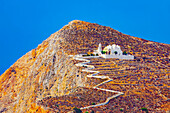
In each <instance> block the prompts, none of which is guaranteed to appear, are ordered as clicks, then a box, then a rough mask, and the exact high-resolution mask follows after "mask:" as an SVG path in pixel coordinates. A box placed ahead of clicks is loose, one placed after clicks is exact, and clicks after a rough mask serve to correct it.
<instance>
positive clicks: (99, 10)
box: [0, 0, 170, 75]
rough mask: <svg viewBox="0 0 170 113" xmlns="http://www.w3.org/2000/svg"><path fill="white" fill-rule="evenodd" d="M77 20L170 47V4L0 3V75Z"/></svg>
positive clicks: (127, 0) (129, 0)
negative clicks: (52, 35) (69, 23)
mask: <svg viewBox="0 0 170 113" xmlns="http://www.w3.org/2000/svg"><path fill="white" fill-rule="evenodd" d="M75 19H76V20H83V21H88V22H92V23H98V24H101V25H105V26H110V27H112V28H113V29H116V30H118V31H120V32H122V33H125V34H129V35H132V36H136V37H140V38H144V39H147V40H151V41H156V42H161V43H167V44H170V36H169V33H170V28H169V26H170V21H169V20H170V0H85V1H81V0H0V51H1V52H0V53H1V55H0V75H1V74H2V73H3V72H4V71H5V70H6V69H8V68H9V67H10V66H11V65H12V64H13V63H14V62H15V61H16V60H17V59H19V58H20V57H21V56H23V55H24V54H25V53H27V52H28V51H30V50H31V49H33V48H36V47H37V45H38V44H40V43H41V42H42V41H43V40H45V39H46V38H47V37H49V36H50V35H51V34H52V33H54V32H56V31H58V30H59V29H60V28H62V27H63V26H64V25H66V24H67V23H68V22H70V21H72V20H75Z"/></svg>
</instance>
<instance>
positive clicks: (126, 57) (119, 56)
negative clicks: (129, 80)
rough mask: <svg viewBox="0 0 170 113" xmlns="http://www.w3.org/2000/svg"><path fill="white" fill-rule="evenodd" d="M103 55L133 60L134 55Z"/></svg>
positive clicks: (104, 55)
mask: <svg viewBox="0 0 170 113" xmlns="http://www.w3.org/2000/svg"><path fill="white" fill-rule="evenodd" d="M101 57H103V58H118V59H126V60H133V59H134V56H133V55H106V54H102V55H101Z"/></svg>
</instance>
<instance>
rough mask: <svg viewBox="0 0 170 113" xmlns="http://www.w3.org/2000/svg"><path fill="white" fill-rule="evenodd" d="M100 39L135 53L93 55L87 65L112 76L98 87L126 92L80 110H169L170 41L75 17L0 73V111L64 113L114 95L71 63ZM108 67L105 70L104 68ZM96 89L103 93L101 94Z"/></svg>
mask: <svg viewBox="0 0 170 113" xmlns="http://www.w3.org/2000/svg"><path fill="white" fill-rule="evenodd" d="M99 43H102V46H103V47H105V46H107V45H112V44H117V45H120V47H121V49H122V51H126V52H127V53H128V54H131V55H134V56H135V60H134V61H126V60H122V61H121V60H119V59H108V60H107V59H102V58H100V59H95V58H94V59H91V64H90V65H94V66H95V67H96V70H98V71H100V74H101V75H107V76H109V77H110V78H113V81H112V82H111V83H110V82H108V83H107V84H106V86H100V87H105V89H114V88H115V89H114V90H117V91H121V92H123V93H124V95H122V96H120V97H117V98H115V99H112V100H110V102H109V103H108V104H107V105H104V106H100V107H97V108H96V107H94V108H90V109H84V112H85V111H90V110H91V111H92V110H93V111H96V112H97V111H99V112H102V111H106V112H112V111H118V112H119V111H127V112H128V111H129V112H131V111H140V110H141V109H142V108H143V109H144V107H146V108H147V110H149V111H154V110H155V111H161V112H165V111H168V110H169V108H170V106H169V105H170V104H169V97H170V95H169V93H168V91H169V88H168V83H167V81H168V78H169V75H170V74H169V72H170V70H169V69H170V63H169V62H170V45H169V44H163V43H157V42H152V41H148V40H144V39H141V38H137V37H133V36H129V35H125V34H123V33H121V32H119V31H117V30H114V29H112V28H110V27H106V26H101V25H98V24H94V23H89V22H84V21H79V20H74V21H71V22H70V23H69V24H68V25H66V26H64V27H63V28H62V29H60V30H59V31H57V32H56V33H54V34H52V35H51V36H50V37H49V38H47V39H46V40H45V41H43V42H42V43H41V44H40V45H38V47H37V48H35V49H33V50H31V51H29V52H28V53H26V54H25V55H24V56H22V57H21V58H20V59H18V60H17V61H16V62H15V63H14V64H13V65H12V66H11V67H10V68H9V69H7V70H6V71H5V72H4V73H3V74H2V75H1V76H0V112H8V113H11V112H19V113H23V112H68V111H72V110H73V108H75V107H77V108H81V107H85V106H88V105H89V104H91V101H92V100H93V101H95V102H94V103H92V104H96V103H100V102H102V101H105V100H106V99H107V98H108V97H109V96H110V95H112V94H110V93H106V92H104V91H98V90H94V89H93V88H92V87H93V86H94V85H97V84H99V83H101V82H103V80H100V79H89V78H87V75H88V74H89V73H88V72H83V71H82V69H83V67H78V66H76V65H75V64H77V63H78V62H81V61H77V60H75V59H74V58H73V57H72V55H77V54H86V53H88V52H89V50H95V49H97V47H98V44H99ZM125 64H126V65H125ZM106 67H107V69H105V71H104V70H102V69H104V68H106ZM125 68H126V69H125ZM116 69H117V70H116ZM118 69H119V70H118ZM112 70H113V71H112ZM114 70H116V71H114ZM120 70H121V71H120ZM118 75H120V76H118ZM132 75H133V76H132ZM131 77H132V78H131ZM130 80H131V81H130ZM120 83H121V84H120ZM122 83H126V85H123V84H122ZM129 84H136V85H135V86H134V85H129ZM139 87H140V88H141V89H140V88H139ZM127 89H129V90H127ZM137 90H138V91H137ZM85 92H86V93H85ZM87 92H89V93H90V94H89V93H87ZM142 92H143V93H142ZM150 92H151V93H150ZM97 93H98V94H101V95H105V96H104V97H103V98H102V97H101V95H97ZM77 96H79V98H78V97H77ZM99 97H101V98H99ZM145 97H146V98H145ZM87 98H91V100H87ZM94 98H96V99H97V98H99V99H98V100H95V99H94ZM83 99H85V100H84V101H83V102H81V101H82V100H83ZM126 99H127V101H125V100H126ZM133 99H134V100H136V101H140V102H142V103H143V102H144V103H145V104H144V105H143V104H141V106H140V105H138V104H137V103H140V102H137V103H135V101H134V100H133ZM130 100H132V101H133V102H134V103H135V104H134V103H133V102H132V103H133V104H132V103H131V101H130ZM113 102H116V103H117V105H115V104H114V103H113ZM68 103H69V104H68ZM128 104H130V105H128ZM126 105H128V106H129V107H128V106H126ZM135 105H136V106H135ZM115 106H116V107H115ZM113 107H114V108H113Z"/></svg>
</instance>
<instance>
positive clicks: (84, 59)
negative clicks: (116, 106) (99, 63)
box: [73, 55, 124, 109]
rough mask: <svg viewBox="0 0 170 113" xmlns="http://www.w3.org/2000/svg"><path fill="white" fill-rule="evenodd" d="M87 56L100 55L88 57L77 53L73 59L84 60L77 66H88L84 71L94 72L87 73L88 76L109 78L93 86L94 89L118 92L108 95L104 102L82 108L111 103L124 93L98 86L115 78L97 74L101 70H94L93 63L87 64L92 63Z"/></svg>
mask: <svg viewBox="0 0 170 113" xmlns="http://www.w3.org/2000/svg"><path fill="white" fill-rule="evenodd" d="M87 58H99V56H87V57H83V56H82V55H75V56H74V57H73V59H75V60H79V61H83V62H80V63H77V64H76V66H79V67H87V68H85V69H83V70H82V71H85V72H91V73H93V74H89V75H87V77H88V78H91V77H93V78H99V79H107V80H106V81H104V82H102V83H99V84H97V85H96V86H94V87H93V88H94V89H98V90H102V91H107V92H112V93H117V94H115V95H113V96H111V97H108V98H107V99H106V101H105V102H103V103H99V104H96V105H90V106H86V107H81V108H80V109H88V108H91V107H97V106H102V105H106V104H108V103H109V101H110V100H111V99H113V98H116V97H118V96H120V95H123V94H124V93H122V92H119V91H114V90H109V89H103V88H98V86H100V85H102V84H105V83H107V82H110V81H113V79H111V78H109V77H108V76H97V74H99V73H100V72H99V71H92V69H94V68H95V67H94V66H93V65H87V63H90V60H87Z"/></svg>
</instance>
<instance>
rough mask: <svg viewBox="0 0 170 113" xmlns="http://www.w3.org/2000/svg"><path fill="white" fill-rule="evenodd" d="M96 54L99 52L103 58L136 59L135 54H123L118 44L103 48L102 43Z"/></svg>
mask: <svg viewBox="0 0 170 113" xmlns="http://www.w3.org/2000/svg"><path fill="white" fill-rule="evenodd" d="M94 54H98V55H99V56H101V57H103V58H119V59H127V60H133V59H134V56H133V55H128V54H123V52H122V50H121V48H120V46H119V45H116V44H113V45H108V46H106V47H105V48H104V49H103V50H102V45H101V43H100V44H99V47H98V49H97V50H96V51H94Z"/></svg>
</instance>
